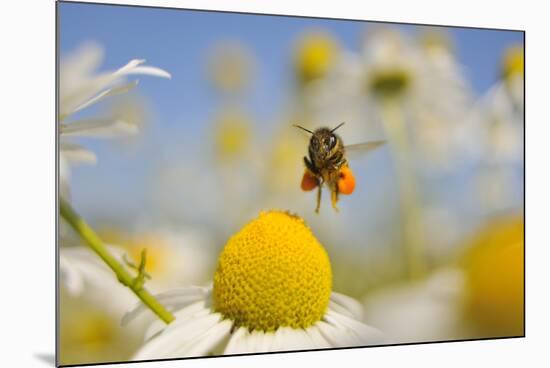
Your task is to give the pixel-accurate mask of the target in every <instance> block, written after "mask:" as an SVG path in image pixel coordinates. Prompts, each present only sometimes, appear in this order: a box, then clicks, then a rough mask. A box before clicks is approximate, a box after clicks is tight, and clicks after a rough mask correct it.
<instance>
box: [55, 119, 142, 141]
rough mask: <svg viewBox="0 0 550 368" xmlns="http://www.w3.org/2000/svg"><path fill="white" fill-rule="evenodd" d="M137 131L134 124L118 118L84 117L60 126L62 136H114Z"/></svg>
mask: <svg viewBox="0 0 550 368" xmlns="http://www.w3.org/2000/svg"><path fill="white" fill-rule="evenodd" d="M137 132H138V128H137V126H136V125H135V124H132V123H129V122H126V121H124V120H120V119H115V120H114V119H85V120H78V121H75V122H72V123H70V124H66V125H62V126H61V135H63V136H64V137H75V136H76V137H105V138H107V137H116V136H120V135H130V134H135V133H137Z"/></svg>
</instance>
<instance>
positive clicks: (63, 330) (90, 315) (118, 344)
mask: <svg viewBox="0 0 550 368" xmlns="http://www.w3.org/2000/svg"><path fill="white" fill-rule="evenodd" d="M109 250H110V251H111V252H112V254H115V255H116V256H117V258H119V259H121V258H122V252H121V251H120V250H119V249H118V248H116V247H112V246H110V247H109ZM59 262H60V263H59V269H60V292H59V297H60V304H59V314H60V318H59V354H60V355H59V361H60V363H61V364H78V363H82V362H90V363H93V362H98V363H99V362H105V361H122V360H127V359H128V358H129V357H130V356H131V355H132V354H133V353H134V352H135V351H136V350H137V349H138V347H139V345H140V343H141V339H142V336H143V334H144V332H145V327H146V323H145V322H146V321H147V320H146V319H145V318H142V319H140V320H139V321H136V323H135V324H133V325H132V326H130V328H122V327H121V326H120V319H121V318H122V316H123V315H124V312H126V311H127V310H128V308H130V307H131V306H132V305H133V304H134V303H135V300H136V299H135V298H136V297H135V295H134V294H133V293H132V292H131V291H130V289H128V288H127V287H125V286H123V285H122V284H121V283H119V282H118V280H117V279H116V277H115V275H114V274H113V272H112V271H111V270H110V269H109V268H107V266H106V265H105V264H104V263H102V262H101V260H100V259H99V258H98V257H97V255H96V254H94V253H93V252H92V250H90V249H89V248H87V247H81V246H71V247H62V248H60V253H59Z"/></svg>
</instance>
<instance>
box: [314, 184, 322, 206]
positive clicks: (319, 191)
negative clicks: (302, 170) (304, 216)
mask: <svg viewBox="0 0 550 368" xmlns="http://www.w3.org/2000/svg"><path fill="white" fill-rule="evenodd" d="M322 188H323V184H321V183H319V187H318V188H317V207H315V213H319V208H320V207H321V191H322Z"/></svg>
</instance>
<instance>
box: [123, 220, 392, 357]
mask: <svg viewBox="0 0 550 368" xmlns="http://www.w3.org/2000/svg"><path fill="white" fill-rule="evenodd" d="M331 288H332V271H331V266H330V261H329V258H328V256H327V254H326V252H325V250H324V249H323V247H322V246H321V244H319V242H318V241H317V240H316V238H315V237H314V236H313V234H312V233H311V231H310V230H309V228H308V227H307V226H306V225H305V223H304V221H303V220H302V219H301V218H299V217H297V216H294V215H290V214H288V213H286V212H280V211H269V212H263V213H261V214H260V216H259V217H258V218H257V219H255V220H253V221H251V222H250V223H249V224H247V225H246V226H245V227H244V228H243V229H242V230H241V231H239V232H238V233H237V234H235V235H234V236H233V237H231V238H230V240H229V241H228V243H227V244H226V246H225V248H224V250H223V251H222V253H221V255H220V256H219V258H218V267H217V270H216V273H215V275H214V281H213V285H212V286H209V287H204V288H199V287H194V288H182V289H176V290H173V291H167V292H165V293H162V294H160V295H158V296H157V297H158V299H159V301H160V302H161V303H163V304H164V305H165V306H166V307H167V308H168V309H169V310H171V311H172V312H173V313H174V315H175V317H176V320H175V321H174V322H172V323H170V324H169V325H165V324H164V323H162V322H160V321H155V322H153V323H152V324H151V325H150V327H149V329H148V331H147V333H146V342H145V343H144V345H143V346H142V347H141V348H140V350H139V351H138V352H137V353H136V354H135V355H134V357H133V359H136V360H141V359H159V358H175V357H185V356H187V357H188V356H204V355H211V354H212V355H219V354H237V353H253V352H265V351H283V350H301V349H319V348H330V347H343V346H365V345H372V344H380V343H382V342H383V339H382V335H381V333H380V332H379V331H378V330H376V329H374V328H372V327H369V326H367V325H365V324H364V323H362V322H361V319H362V313H363V311H362V307H361V305H360V304H359V303H358V302H357V301H355V300H353V299H352V298H349V297H346V296H344V295H341V294H338V293H334V292H332V291H331ZM144 311H146V308H145V307H144V306H143V305H139V306H137V307H136V308H135V309H134V310H133V311H131V312H129V313H128V314H127V315H126V316H125V318H124V320H123V323H125V324H126V323H128V322H130V321H131V320H133V319H134V318H136V317H137V316H139V315H141V314H142V313H143V312H144Z"/></svg>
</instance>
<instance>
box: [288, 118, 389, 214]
mask: <svg viewBox="0 0 550 368" xmlns="http://www.w3.org/2000/svg"><path fill="white" fill-rule="evenodd" d="M342 125H344V123H341V124H339V125H338V126H337V127H336V128H333V129H329V128H324V127H323V128H319V129H317V130H315V131H313V132H312V131H311V130H309V129H306V128H304V127H301V126H299V125H294V126H295V127H296V128H299V129H302V130H304V131H306V132H308V133H309V134H311V139H310V140H309V147H308V156H304V164H305V166H306V167H305V171H304V176H303V177H302V183H301V188H302V190H304V191H310V190H313V189H315V188H317V207H315V212H316V213H319V209H320V207H321V192H322V187H323V184H326V185H327V187H328V189H329V190H330V199H331V202H332V208H334V210H335V211H336V212H338V206H337V203H338V197H339V195H340V194H346V195H349V194H352V193H353V191H354V190H355V177H354V176H353V172H352V171H351V169H350V167H349V165H348V161H347V159H346V152H351V151H360V152H362V153H366V152H369V151H372V150H373V149H375V148H377V147H379V146H380V145H382V144H384V143H385V142H384V141H370V142H364V143H358V144H352V145H348V146H344V142H343V141H342V138H340V137H339V136H338V135H337V134H335V133H334V132H335V131H336V130H337V129H338V128H340V127H341V126H342Z"/></svg>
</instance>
